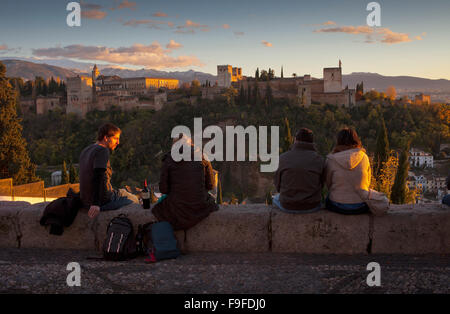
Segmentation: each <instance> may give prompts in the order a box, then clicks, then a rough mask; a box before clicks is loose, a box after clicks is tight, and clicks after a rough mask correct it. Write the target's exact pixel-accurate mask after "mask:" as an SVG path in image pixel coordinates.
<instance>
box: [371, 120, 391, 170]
mask: <svg viewBox="0 0 450 314" xmlns="http://www.w3.org/2000/svg"><path fill="white" fill-rule="evenodd" d="M377 133H378V134H377V146H376V150H375V159H374V163H375V164H374V169H375V175H376V176H377V177H378V176H379V175H380V171H381V168H382V167H383V164H384V163H385V162H386V161H387V160H388V158H389V140H388V136H387V130H386V124H385V123H384V119H383V115H382V114H381V123H380V126H379V128H378V132H377Z"/></svg>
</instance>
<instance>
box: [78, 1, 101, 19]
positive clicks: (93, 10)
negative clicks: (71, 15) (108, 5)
mask: <svg viewBox="0 0 450 314" xmlns="http://www.w3.org/2000/svg"><path fill="white" fill-rule="evenodd" d="M80 6H81V16H82V17H84V18H86V19H92V20H101V19H104V18H105V16H106V15H107V13H106V12H104V11H102V9H103V6H101V5H100V4H96V3H87V2H84V1H81V2H80Z"/></svg>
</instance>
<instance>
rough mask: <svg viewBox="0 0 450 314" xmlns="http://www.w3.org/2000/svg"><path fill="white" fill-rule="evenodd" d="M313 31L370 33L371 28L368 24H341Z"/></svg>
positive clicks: (371, 31)
mask: <svg viewBox="0 0 450 314" xmlns="http://www.w3.org/2000/svg"><path fill="white" fill-rule="evenodd" d="M314 33H347V34H372V33H373V28H372V27H369V26H356V27H355V26H341V27H335V28H322V29H317V30H315V31H314Z"/></svg>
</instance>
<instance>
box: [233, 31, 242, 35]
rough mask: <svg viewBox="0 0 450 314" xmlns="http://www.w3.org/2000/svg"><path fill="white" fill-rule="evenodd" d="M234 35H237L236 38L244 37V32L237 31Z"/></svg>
mask: <svg viewBox="0 0 450 314" xmlns="http://www.w3.org/2000/svg"><path fill="white" fill-rule="evenodd" d="M233 33H234V35H236V36H244V34H245V33H244V32H237V31H235V32H233Z"/></svg>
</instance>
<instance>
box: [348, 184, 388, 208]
mask: <svg viewBox="0 0 450 314" xmlns="http://www.w3.org/2000/svg"><path fill="white" fill-rule="evenodd" d="M352 183H353V187H355V186H358V185H359V184H356V182H352ZM362 191H364V192H366V191H365V190H361V189H355V192H356V194H358V195H359V197H360V198H361V200H362V201H363V202H364V203H366V204H367V206H369V209H370V212H371V213H372V214H373V215H374V216H382V215H384V214H386V212H387V211H388V210H389V205H390V202H389V199H388V198H387V196H386V194H384V193H383V192H378V191H376V190H373V189H370V188H369V191H367V197H364V195H362V194H365V193H362Z"/></svg>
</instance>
